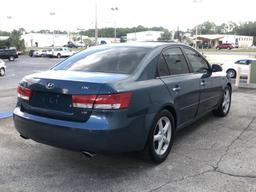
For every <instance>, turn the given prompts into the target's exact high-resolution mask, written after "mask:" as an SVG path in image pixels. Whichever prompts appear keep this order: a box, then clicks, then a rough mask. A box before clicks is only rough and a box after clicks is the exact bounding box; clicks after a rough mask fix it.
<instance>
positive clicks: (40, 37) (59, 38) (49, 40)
mask: <svg viewBox="0 0 256 192" xmlns="http://www.w3.org/2000/svg"><path fill="white" fill-rule="evenodd" d="M21 38H22V39H24V41H25V46H26V47H36V45H37V46H38V47H49V46H52V45H53V44H54V46H63V45H66V44H67V43H68V41H69V36H68V34H55V35H54V36H53V34H50V33H49V34H42V33H28V34H24V35H22V37H21Z"/></svg>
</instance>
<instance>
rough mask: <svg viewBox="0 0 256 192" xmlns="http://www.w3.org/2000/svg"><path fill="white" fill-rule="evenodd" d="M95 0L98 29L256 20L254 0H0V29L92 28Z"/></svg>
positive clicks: (169, 27) (183, 28) (180, 26)
mask: <svg viewBox="0 0 256 192" xmlns="http://www.w3.org/2000/svg"><path fill="white" fill-rule="evenodd" d="M96 2H97V13H98V14H97V15H98V27H99V28H103V27H114V26H115V25H116V26H117V27H133V26H138V25H143V26H145V27H153V26H163V27H165V28H167V29H169V30H174V29H177V27H179V29H181V30H186V29H187V28H192V27H194V26H195V25H197V24H200V23H202V22H204V21H212V22H215V23H216V24H221V23H223V22H228V21H235V22H244V21H256V13H255V6H256V1H255V0H129V1H127V0H126V1H125V0H72V1H71V0H41V1H40V0H3V1H1V8H2V9H1V12H0V30H7V31H10V30H12V29H18V28H20V27H23V28H25V29H26V30H27V31H30V30H41V29H50V30H53V29H54V30H67V31H76V30H77V29H78V28H80V29H89V28H94V25H95V4H96ZM112 7H117V8H118V11H111V8H112ZM51 12H54V13H55V15H54V16H51V15H50V13H51ZM10 18H11V19H10Z"/></svg>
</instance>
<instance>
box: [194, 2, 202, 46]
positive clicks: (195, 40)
mask: <svg viewBox="0 0 256 192" xmlns="http://www.w3.org/2000/svg"><path fill="white" fill-rule="evenodd" d="M202 1H203V0H193V2H194V3H195V4H197V3H202ZM197 36H198V25H196V39H195V41H196V43H195V48H197Z"/></svg>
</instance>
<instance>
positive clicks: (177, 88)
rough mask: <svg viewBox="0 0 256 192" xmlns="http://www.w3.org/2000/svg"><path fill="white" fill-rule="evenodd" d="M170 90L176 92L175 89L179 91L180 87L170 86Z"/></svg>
mask: <svg viewBox="0 0 256 192" xmlns="http://www.w3.org/2000/svg"><path fill="white" fill-rule="evenodd" d="M172 90H173V91H175V92H176V91H180V90H181V88H180V87H174V88H172Z"/></svg>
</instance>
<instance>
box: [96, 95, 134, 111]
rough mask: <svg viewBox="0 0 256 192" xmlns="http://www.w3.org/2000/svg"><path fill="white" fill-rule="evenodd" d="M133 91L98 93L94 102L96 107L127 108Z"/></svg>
mask: <svg viewBox="0 0 256 192" xmlns="http://www.w3.org/2000/svg"><path fill="white" fill-rule="evenodd" d="M131 97H132V93H119V94H112V95H98V96H97V99H96V101H95V104H94V108H95V109H125V108H128V107H129V104H130V101H131Z"/></svg>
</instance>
